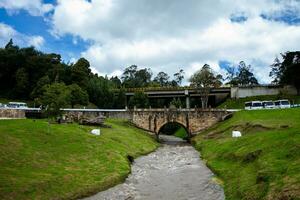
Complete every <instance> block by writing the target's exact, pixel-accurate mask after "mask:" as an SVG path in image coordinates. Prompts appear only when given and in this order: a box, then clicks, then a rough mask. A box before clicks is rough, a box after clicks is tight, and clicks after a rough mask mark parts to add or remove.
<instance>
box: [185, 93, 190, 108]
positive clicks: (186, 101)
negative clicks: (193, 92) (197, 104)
mask: <svg viewBox="0 0 300 200" xmlns="http://www.w3.org/2000/svg"><path fill="white" fill-rule="evenodd" d="M185 104H186V108H187V109H190V108H191V107H190V97H189V96H186V97H185Z"/></svg>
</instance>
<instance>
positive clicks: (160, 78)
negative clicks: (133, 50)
mask: <svg viewBox="0 0 300 200" xmlns="http://www.w3.org/2000/svg"><path fill="white" fill-rule="evenodd" d="M169 79H170V76H169V75H168V74H167V73H166V72H159V73H158V74H157V75H156V77H155V78H154V80H153V81H154V82H157V83H159V85H160V86H161V87H165V86H168V85H169Z"/></svg>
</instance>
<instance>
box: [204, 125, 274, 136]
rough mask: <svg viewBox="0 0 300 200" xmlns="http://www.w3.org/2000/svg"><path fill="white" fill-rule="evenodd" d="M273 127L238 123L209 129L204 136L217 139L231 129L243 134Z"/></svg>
mask: <svg viewBox="0 0 300 200" xmlns="http://www.w3.org/2000/svg"><path fill="white" fill-rule="evenodd" d="M273 129H275V128H273V127H267V126H263V125H261V124H250V123H245V124H238V125H234V126H230V127H227V128H225V129H222V130H218V131H211V132H209V133H208V134H207V135H205V136H204V138H205V139H218V138H223V137H225V134H226V133H228V132H229V133H230V134H231V131H233V130H235V131H240V132H242V134H243V135H245V134H250V133H257V132H262V131H268V130H273Z"/></svg>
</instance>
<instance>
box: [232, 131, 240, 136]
mask: <svg viewBox="0 0 300 200" xmlns="http://www.w3.org/2000/svg"><path fill="white" fill-rule="evenodd" d="M232 137H242V133H241V132H240V131H232Z"/></svg>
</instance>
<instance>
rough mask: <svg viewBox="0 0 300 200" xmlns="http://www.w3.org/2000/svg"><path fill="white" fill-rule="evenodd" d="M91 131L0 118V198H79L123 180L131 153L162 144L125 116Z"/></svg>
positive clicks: (138, 154)
mask: <svg viewBox="0 0 300 200" xmlns="http://www.w3.org/2000/svg"><path fill="white" fill-rule="evenodd" d="M108 124H109V125H111V126H112V128H102V129H101V135H100V136H94V135H91V134H90V133H89V132H90V131H91V129H92V128H93V127H88V126H79V125H78V124H62V125H58V124H48V122H47V121H46V120H29V119H24V120H0V133H1V134H0V177H1V178H0V199H76V198H79V197H83V196H89V195H91V194H93V193H95V192H98V191H101V190H105V189H107V188H109V187H111V186H113V185H116V184H118V183H120V182H121V181H123V180H124V179H125V178H126V177H127V175H128V174H129V172H130V162H129V161H128V158H127V156H128V155H130V156H133V157H138V156H140V155H143V154H147V153H149V152H151V151H154V150H155V149H156V148H157V147H158V144H157V143H156V142H155V140H154V139H153V138H151V137H150V136H149V135H147V134H146V133H145V132H143V131H141V130H139V129H137V128H134V127H132V126H130V125H129V124H128V123H127V122H125V121H122V120H112V119H109V120H108Z"/></svg>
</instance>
